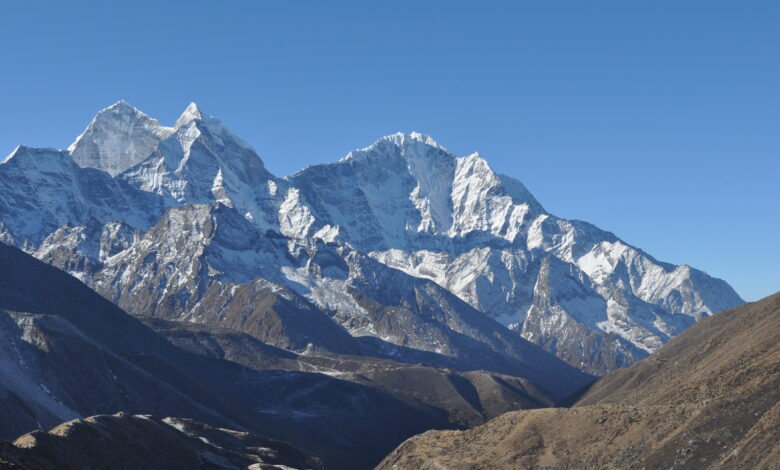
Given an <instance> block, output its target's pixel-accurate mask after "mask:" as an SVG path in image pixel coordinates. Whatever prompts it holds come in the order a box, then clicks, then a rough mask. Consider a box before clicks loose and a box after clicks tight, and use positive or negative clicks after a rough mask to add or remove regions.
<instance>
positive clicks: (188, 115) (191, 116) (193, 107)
mask: <svg viewBox="0 0 780 470" xmlns="http://www.w3.org/2000/svg"><path fill="white" fill-rule="evenodd" d="M203 116H204V114H203V112H202V111H201V110H200V108H199V107H198V105H197V104H196V103H195V102H194V101H193V102H192V103H190V104H189V106H187V109H185V110H184V112H183V113H181V116H179V119H177V120H176V124H175V125H174V127H176V128H177V129H178V128H179V127H182V126H185V125H187V124H189V123H190V122H192V121H193V120H195V119H202V118H203Z"/></svg>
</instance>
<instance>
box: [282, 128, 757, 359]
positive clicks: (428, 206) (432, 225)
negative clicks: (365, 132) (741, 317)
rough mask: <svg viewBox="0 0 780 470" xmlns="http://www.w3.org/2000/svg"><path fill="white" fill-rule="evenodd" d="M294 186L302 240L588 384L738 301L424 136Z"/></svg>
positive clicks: (395, 142)
mask: <svg viewBox="0 0 780 470" xmlns="http://www.w3.org/2000/svg"><path fill="white" fill-rule="evenodd" d="M288 181H289V182H290V183H291V184H292V185H293V186H295V187H297V188H300V191H301V194H302V197H301V198H299V202H298V205H297V206H295V208H294V209H295V210H296V211H298V212H306V213H309V214H310V216H309V217H308V219H307V224H308V229H307V231H306V233H307V234H310V235H311V234H313V233H316V231H317V230H318V229H321V228H322V227H335V228H334V229H331V232H336V231H337V234H338V235H337V236H335V237H331V239H333V240H340V241H343V242H347V243H349V244H351V245H353V246H355V247H356V248H358V249H359V250H361V251H363V252H366V253H369V254H370V255H371V256H372V257H374V258H375V259H377V260H379V261H381V262H382V263H384V264H386V265H388V266H392V267H395V268H398V269H401V270H403V271H405V272H407V273H409V274H412V275H414V276H418V277H423V278H427V279H431V280H433V281H434V282H436V283H438V284H439V285H441V286H442V287H445V288H446V289H448V290H449V291H451V292H452V293H454V294H455V295H457V296H458V297H460V298H461V299H463V300H465V301H466V302H468V303H470V304H471V305H472V306H474V307H475V308H477V309H478V310H480V311H482V312H484V313H486V314H487V315H489V316H491V317H493V318H495V319H496V320H498V321H500V322H502V323H504V324H505V325H507V326H509V327H511V328H513V329H516V330H518V331H520V332H521V334H522V335H523V336H524V337H525V338H527V339H529V340H531V341H534V342H536V343H537V344H540V345H542V346H543V347H545V348H546V349H548V350H550V351H551V352H554V353H556V354H558V355H559V356H560V357H562V358H564V359H566V360H567V361H569V362H570V363H572V364H574V365H577V366H578V367H582V368H583V369H584V370H587V371H590V372H604V371H607V370H610V369H613V368H615V367H619V366H622V365H626V364H630V363H631V362H633V361H634V360H636V359H639V358H641V357H644V356H645V355H646V354H648V353H649V352H652V351H653V350H655V349H656V348H658V347H659V346H661V345H662V344H663V343H664V342H666V341H668V339H670V338H671V337H673V336H675V335H677V334H679V333H680V332H682V331H683V330H684V329H685V328H687V327H688V326H690V325H691V324H692V323H693V322H694V321H695V320H697V319H699V318H701V317H703V316H706V315H710V314H712V313H715V312H718V311H720V310H723V309H726V308H730V307H733V306H735V305H739V304H740V303H742V300H741V299H740V298H739V296H738V295H737V294H736V293H735V292H734V290H733V289H731V287H729V286H728V284H726V283H725V282H723V281H721V280H718V279H712V278H710V277H709V276H707V275H706V274H704V273H702V272H700V271H697V270H694V269H692V268H690V267H688V266H681V267H677V266H672V265H669V264H666V263H660V262H658V261H656V260H655V259H653V258H652V257H650V256H649V255H647V254H645V253H643V252H642V251H641V250H638V249H636V248H634V247H631V246H630V245H627V244H626V243H624V242H622V241H620V240H619V239H618V238H617V237H615V236H614V235H613V234H611V233H608V232H604V231H602V230H600V229H598V228H596V227H594V226H592V225H590V224H587V223H584V222H580V221H568V220H564V219H559V218H557V217H555V216H553V215H550V214H549V213H547V212H545V211H544V209H543V207H542V206H541V205H540V204H539V203H538V201H536V199H534V197H533V196H532V195H531V194H530V193H529V192H528V191H527V190H526V189H525V187H524V186H523V185H522V184H521V183H519V182H517V181H516V180H513V179H511V178H509V177H506V176H502V175H498V174H496V173H495V172H493V170H492V169H491V168H490V166H489V165H488V164H487V162H486V161H485V160H484V159H482V158H481V157H480V156H479V155H478V154H472V155H469V156H466V157H456V156H454V155H452V154H450V153H448V152H447V151H446V150H445V149H444V148H442V147H441V146H440V145H438V144H436V143H435V142H434V141H433V140H432V139H431V138H430V137H427V136H423V135H421V134H417V133H412V134H396V135H393V136H389V137H385V138H383V139H380V140H379V141H377V142H376V143H375V144H373V145H371V146H370V147H367V148H365V149H362V150H358V151H355V152H353V153H351V154H349V155H348V156H347V157H346V158H344V159H342V160H341V161H339V162H337V163H332V164H325V165H317V166H314V167H309V168H307V169H305V170H303V171H301V172H299V173H297V174H295V175H293V176H292V177H290V178H289V179H288ZM344 194H348V197H344ZM550 257H552V258H554V260H555V262H554V263H552V264H551V263H550V261H549V259H550ZM545 263H547V264H545ZM560 263H563V265H561V267H560V268H557V269H553V270H552V271H550V266H559V265H560ZM545 266H546V268H545ZM545 269H546V271H545ZM543 271H544V277H545V278H544V279H541V278H540V276H541V275H542V273H543ZM542 299H544V301H543V302H542V301H541V300H542ZM594 345H596V346H595V347H594ZM607 350H610V351H609V352H607Z"/></svg>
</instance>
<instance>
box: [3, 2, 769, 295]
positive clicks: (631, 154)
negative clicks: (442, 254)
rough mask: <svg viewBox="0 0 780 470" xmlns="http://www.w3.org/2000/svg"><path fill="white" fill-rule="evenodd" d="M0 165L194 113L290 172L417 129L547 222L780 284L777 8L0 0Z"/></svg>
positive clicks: (756, 286) (743, 282)
mask: <svg viewBox="0 0 780 470" xmlns="http://www.w3.org/2000/svg"><path fill="white" fill-rule="evenodd" d="M0 72H1V73H0V104H1V105H2V112H1V113H0V153H2V154H7V153H10V152H11V150H12V149H13V148H14V147H15V146H16V145H18V144H26V145H30V146H52V147H60V148H62V147H66V146H67V145H68V144H69V143H70V142H71V141H72V140H73V139H74V138H75V137H76V136H77V135H78V134H79V133H80V132H81V131H82V130H83V128H84V127H85V126H86V124H87V123H88V122H89V120H90V119H91V118H92V116H93V115H94V114H95V112H96V111H97V110H99V109H101V108H103V107H105V106H108V105H110V104H111V103H113V102H115V101H117V100H119V99H125V100H127V101H129V102H130V103H131V104H133V105H135V106H136V107H138V108H140V109H142V110H143V111H145V112H146V113H147V114H150V115H152V116H154V117H156V118H158V119H159V120H160V121H161V122H163V123H172V122H173V121H174V120H175V118H176V116H177V115H178V114H179V113H180V112H181V111H182V110H183V109H184V108H185V107H186V105H187V104H188V103H189V102H190V101H197V102H198V103H199V104H200V105H201V107H202V108H203V109H204V110H205V111H206V112H207V113H209V114H213V115H215V116H217V117H220V118H221V119H222V120H224V121H225V122H226V123H227V124H228V125H229V126H230V127H231V128H232V129H233V130H234V131H235V132H236V133H237V134H238V135H240V136H242V137H243V138H244V139H245V140H247V141H249V142H250V143H252V144H253V145H254V146H255V148H256V149H257V150H258V152H259V153H260V155H261V156H262V157H263V159H264V161H265V163H266V165H267V166H268V167H269V169H271V171H273V172H274V173H276V174H277V175H286V174H289V173H292V172H294V171H296V170H297V169H300V168H302V167H304V166H306V165H308V164H314V163H320V162H327V161H333V160H336V159H338V158H340V157H342V156H344V155H345V154H346V153H348V152H349V151H350V150H352V149H353V148H357V147H363V146H366V145H368V144H370V143H371V142H372V141H374V140H376V139H377V138H379V137H381V136H383V135H386V134H390V133H394V132H396V131H399V130H400V131H412V130H417V131H420V132H423V133H426V134H429V135H431V136H433V137H434V138H435V139H436V140H437V141H438V142H439V143H441V144H443V145H444V146H446V147H448V148H449V149H450V150H451V151H453V152H455V153H457V154H459V155H463V154H467V153H471V152H473V151H479V152H480V153H481V154H482V155H483V156H484V157H485V158H486V159H487V160H488V161H489V162H490V163H491V165H492V166H493V167H494V168H495V169H496V170H498V171H500V172H502V173H506V174H509V175H511V176H514V177H516V178H518V179H520V180H521V181H523V182H524V183H525V184H526V185H527V186H528V187H529V189H530V190H531V191H532V192H533V193H534V194H535V195H536V196H537V198H538V199H539V200H540V201H541V202H542V204H544V205H545V207H546V208H547V209H548V210H549V211H551V212H552V213H554V214H556V215H559V216H563V217H567V218H577V219H583V220H587V221H590V222H593V223H595V224H597V225H599V226H600V227H602V228H604V229H607V230H610V231H613V232H615V233H616V234H617V235H618V236H620V237H622V238H623V239H624V240H626V241H627V242H629V243H632V244H634V245H636V246H639V247H640V248H643V249H644V250H645V251H647V252H649V253H651V254H652V255H654V256H655V257H657V258H659V259H661V260H663V261H669V262H673V263H677V264H690V265H692V266H695V267H698V268H700V269H703V270H705V271H707V272H708V273H710V274H712V275H714V276H717V277H721V278H723V279H726V280H727V281H729V282H730V283H731V284H732V285H733V286H734V287H735V288H736V289H737V291H738V292H739V293H740V294H741V295H742V296H743V297H744V298H746V299H748V300H754V299H758V298H760V297H763V296H765V295H768V294H770V293H773V292H775V291H777V290H780V243H779V242H780V187H779V186H780V184H778V183H779V182H780V163H778V159H779V157H780V2H777V1H776V0H771V1H760V0H759V1H748V2H733V1H684V2H681V1H654V2H648V1H644V2H639V1H632V2H627V1H593V2H583V1H579V0H578V1H568V2H564V1H535V2H454V1H441V2H435V1H429V2H419V1H417V2H399V1H395V2H384V3H381V4H380V2H323V1H312V2H293V1H262V2H261V1H252V2H250V1H246V2H238V1H220V2H216V1H211V2H200V1H188V2H178V1H166V2H144V1H133V2H121V3H120V2H105V1H102V2H97V1H96V2H80V1H70V2H59V1H57V2H55V1H51V2H38V1H29V0H28V1H24V2H21V1H17V2H2V3H0Z"/></svg>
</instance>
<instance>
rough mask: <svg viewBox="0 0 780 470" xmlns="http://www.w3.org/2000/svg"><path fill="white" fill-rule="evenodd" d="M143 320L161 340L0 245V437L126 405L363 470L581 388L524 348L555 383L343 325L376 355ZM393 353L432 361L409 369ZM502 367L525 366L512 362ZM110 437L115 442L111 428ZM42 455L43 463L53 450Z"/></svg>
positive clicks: (284, 314)
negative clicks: (394, 453)
mask: <svg viewBox="0 0 780 470" xmlns="http://www.w3.org/2000/svg"><path fill="white" fill-rule="evenodd" d="M282 294H284V293H282ZM280 295H281V294H280ZM301 302H303V301H301ZM285 305H286V304H282V306H281V307H280V306H278V305H277V306H273V302H272V305H271V307H269V310H271V311H273V310H274V309H278V312H276V313H273V312H272V313H268V315H269V316H271V317H272V318H277V319H279V321H280V322H281V323H282V324H281V325H280V326H279V330H278V331H280V332H283V331H285V327H286V326H285V325H287V324H286V323H285V322H286V321H288V320H289V317H290V316H292V321H293V322H295V321H299V320H300V318H297V317H295V315H297V314H291V313H290V310H289V309H288V308H287V307H285ZM302 305H303V306H302V307H300V308H301V309H304V308H310V307H307V306H306V304H305V303H304V304H302ZM251 307H252V309H256V308H258V309H261V308H260V307H257V306H255V305H254V304H252V305H251ZM261 310H262V309H261ZM253 311H254V310H253ZM309 313H310V312H309ZM274 315H276V317H274ZM320 316H321V318H325V319H327V317H326V316H324V315H322V314H320ZM145 320H146V321H147V322H148V323H149V325H151V326H152V327H153V328H155V329H157V330H158V331H159V332H160V333H159V334H158V333H155V332H154V331H153V330H152V329H150V328H148V327H147V326H145V325H144V324H142V323H141V322H139V321H138V320H136V319H135V318H133V317H131V316H129V315H127V314H126V313H124V312H123V311H122V310H120V309H119V307H117V306H116V305H115V304H113V303H111V302H109V301H108V300H106V299H105V298H103V297H102V296H100V295H98V294H97V293H95V292H94V291H92V290H91V289H89V288H88V287H86V286H85V285H84V284H82V283H81V282H79V281H78V280H77V279H75V278H73V277H71V276H69V275H68V274H66V273H64V272H63V271H61V270H59V269H57V268H55V267H53V266H50V265H47V264H45V263H42V262H41V261H38V260H36V259H35V258H33V257H32V256H30V255H27V254H25V253H23V252H22V251H20V250H18V249H16V248H13V247H10V246H7V245H4V244H0V438H6V439H11V438H15V437H16V436H18V435H20V434H22V433H26V432H30V431H32V430H35V429H45V428H50V427H53V426H55V425H57V424H59V423H61V422H63V421H70V420H73V419H77V418H80V417H83V416H90V415H95V414H108V413H115V412H116V411H117V410H121V411H125V412H128V413H131V414H149V413H150V414H153V415H155V416H169V415H177V416H185V417H188V418H192V419H196V420H198V421H201V422H204V423H208V424H209V425H211V426H218V427H222V428H229V429H236V430H240V431H247V432H251V433H253V434H256V435H258V436H267V437H269V438H273V439H277V440H282V441H287V442H291V443H293V444H295V445H296V446H299V447H301V448H304V449H306V450H307V451H308V452H310V453H312V454H313V455H317V456H319V457H320V458H321V459H322V460H323V462H324V463H325V464H326V465H328V466H329V468H344V469H352V468H355V469H363V468H370V467H371V466H373V465H374V464H376V462H378V461H379V460H380V459H381V458H382V457H383V456H384V455H386V454H387V452H389V451H390V450H392V448H393V447H395V446H396V445H397V444H399V443H400V442H402V441H403V440H404V439H406V438H407V437H409V436H411V435H414V434H416V433H419V432H422V431H424V430H426V429H431V428H452V427H464V426H471V425H475V424H479V423H482V422H484V421H485V420H487V419H489V418H492V417H494V416H497V415H498V414H500V413H503V412H505V411H508V410H514V409H520V408H527V407H539V406H550V405H551V404H553V403H554V402H555V401H556V400H557V399H559V396H558V394H557V393H551V392H548V391H547V390H546V389H545V388H542V387H540V386H538V385H537V383H545V384H547V385H550V384H553V382H549V383H547V382H545V380H550V381H554V380H555V381H562V382H563V383H566V384H567V387H571V386H572V385H573V384H574V383H580V384H583V383H585V382H586V381H587V377H585V376H584V375H582V374H581V373H579V372H578V371H576V370H575V369H573V368H570V367H568V366H566V365H565V364H563V363H561V362H560V361H559V360H557V359H555V358H554V357H553V356H551V355H549V354H548V353H546V352H544V351H542V350H540V349H538V348H536V347H535V346H533V345H531V344H525V343H521V344H523V345H524V347H528V348H530V349H529V351H530V352H529V360H530V359H532V358H534V357H535V358H537V359H539V360H545V359H546V360H547V361H548V362H547V365H548V366H550V367H553V368H555V367H556V365H558V366H559V368H558V369H554V370H559V371H561V372H563V373H564V375H562V376H559V375H555V374H552V375H551V376H550V378H549V379H546V377H547V376H546V375H544V374H543V372H544V371H539V370H538V369H534V368H532V367H530V366H529V367H527V368H525V370H526V371H527V372H529V374H532V375H533V374H535V375H534V377H533V378H534V381H531V380H530V379H527V378H524V377H522V376H514V375H509V374H501V373H497V372H492V371H479V370H472V371H468V372H462V371H458V370H456V369H451V368H447V367H446V366H447V365H458V362H457V361H456V360H454V359H452V358H451V357H449V356H444V355H439V354H434V353H424V352H419V351H418V352H409V353H407V352H406V350H405V349H403V348H400V347H397V346H396V347H395V349H393V347H391V346H385V345H384V344H383V343H374V342H371V341H366V342H361V341H358V340H357V339H355V338H352V336H350V335H348V334H345V333H343V331H342V333H341V334H342V335H344V337H345V338H348V339H350V341H352V342H350V343H347V346H348V347H347V346H345V349H346V350H347V351H351V350H352V348H354V349H356V350H359V351H364V350H365V351H369V352H372V354H373V355H366V353H363V354H352V355H348V354H346V353H344V354H339V353H335V352H332V351H329V350H327V349H325V348H322V349H319V350H314V349H312V350H309V351H305V353H301V354H298V353H294V352H292V351H290V350H287V349H282V348H279V347H276V346H273V345H270V344H266V343H263V342H262V341H260V340H259V339H257V337H256V336H260V335H258V334H257V333H256V332H255V331H254V330H253V328H248V329H247V330H248V331H249V333H244V332H240V331H236V330H234V329H229V328H226V327H217V326H208V325H204V324H200V323H193V322H181V321H170V320H162V319H160V318H146V319H145ZM304 320H305V318H304ZM250 323H251V322H250ZM516 340H517V341H520V342H522V339H519V338H516ZM335 344H338V343H335ZM333 349H336V348H335V347H334V348H333ZM380 353H382V354H384V356H387V357H386V358H383V357H382V354H380ZM415 354H416V355H415ZM534 354H536V355H535V356H534ZM396 356H403V357H404V358H406V359H409V358H419V359H420V361H424V360H427V361H428V363H427V364H412V363H409V362H408V361H407V362H404V361H401V360H399V359H397V358H396ZM507 363H508V364H510V365H513V366H514V367H517V368H518V369H521V368H524V366H523V363H522V362H520V361H519V360H518V361H514V362H512V361H509V360H507ZM567 371H568V373H569V374H570V375H569V376H567V375H565V373H567ZM567 377H568V379H570V380H571V381H570V382H566V380H568V379H567ZM553 385H554V384H553ZM117 432H120V433H121V432H124V431H121V429H120V430H118V431H117ZM106 433H108V434H109V435H110V438H111V439H119V438H118V437H116V436H114V434H113V431H111V429H110V428H109V429H106ZM47 439H48V438H47ZM55 441H56V439H55ZM57 442H60V441H57ZM79 445H80V444H79ZM0 447H2V446H0ZM66 447H67V446H66ZM77 448H78V446H77ZM57 449H60V448H59V447H58V448H56V449H53V450H51V452H54V454H51V455H56V452H59V450H57ZM60 450H62V449H60ZM31 452H32V451H31ZM36 452H37V451H36ZM36 452H33V453H36ZM41 452H42V453H43V454H42V455H49V454H48V452H49V450H46V451H43V450H42V451H41ZM84 452H91V450H90V449H89V448H86V449H84ZM198 452H200V451H198ZM12 454H13V455H17V456H18V455H21V456H22V457H19V458H23V459H26V458H28V457H29V458H32V457H30V456H29V454H25V453H24V452H23V453H22V454H15V453H12ZM25 455H26V456H27V457H25ZM87 457H89V458H92V457H94V458H95V459H100V458H103V457H101V456H99V455H96V456H91V457H90V456H85V458H87ZM52 458H54V457H52ZM106 458H112V457H111V456H110V455H108V456H106ZM12 461H13V459H12ZM42 465H43V464H42Z"/></svg>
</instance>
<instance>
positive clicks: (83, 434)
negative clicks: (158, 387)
mask: <svg viewBox="0 0 780 470" xmlns="http://www.w3.org/2000/svg"><path fill="white" fill-rule="evenodd" d="M0 465H2V467H3V468H8V469H25V470H48V469H54V468H57V469H74V470H81V469H85V468H112V469H127V470H136V469H139V468H150V469H151V468H165V469H167V470H177V469H181V470H192V469H203V470H206V469H217V468H221V469H239V468H240V469H244V468H250V469H253V470H262V469H279V468H285V469H290V470H319V469H322V468H324V467H323V466H322V463H321V462H320V461H319V460H317V459H316V458H313V457H311V456H310V455H307V454H306V453H304V452H302V451H300V450H299V449H296V448H294V447H292V446H290V445H289V444H286V443H284V442H279V441H274V440H271V439H265V438H261V437H257V436H254V435H252V434H249V433H246V432H238V431H233V430H229V429H222V428H215V427H212V426H208V425H206V424H203V423H199V422H197V421H193V420H190V419H177V418H163V419H158V418H155V417H153V416H150V415H135V416H131V415H127V414H124V413H118V414H115V415H98V416H92V417H89V418H85V419H77V420H73V421H68V422H67V423H63V424H61V425H59V426H57V427H55V428H53V429H51V430H50V431H48V432H44V431H35V432H32V433H29V434H25V435H23V436H21V437H19V438H17V439H16V440H15V441H13V443H8V442H0Z"/></svg>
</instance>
